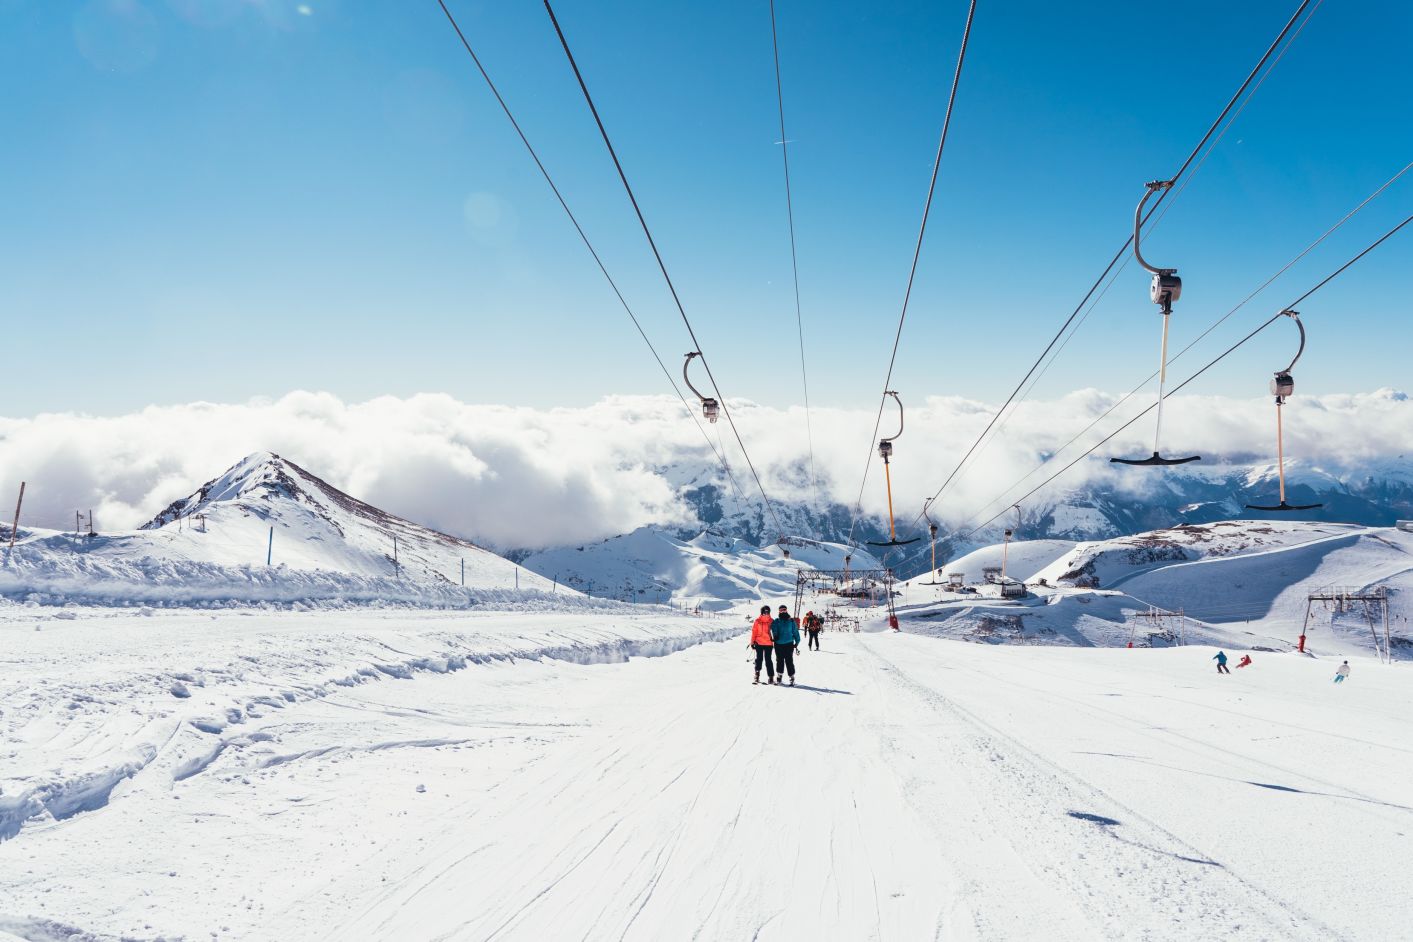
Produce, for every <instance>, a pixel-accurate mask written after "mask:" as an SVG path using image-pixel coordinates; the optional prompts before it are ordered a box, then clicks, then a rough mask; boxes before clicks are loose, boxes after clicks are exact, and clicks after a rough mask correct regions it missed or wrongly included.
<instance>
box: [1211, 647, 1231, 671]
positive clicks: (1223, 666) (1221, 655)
mask: <svg viewBox="0 0 1413 942" xmlns="http://www.w3.org/2000/svg"><path fill="white" fill-rule="evenodd" d="M1212 660H1214V661H1216V662H1217V673H1218V674H1230V673H1231V671H1229V670H1227V653H1226V652H1225V651H1218V652H1217V653H1216V655H1215V656H1214V657H1213V658H1212Z"/></svg>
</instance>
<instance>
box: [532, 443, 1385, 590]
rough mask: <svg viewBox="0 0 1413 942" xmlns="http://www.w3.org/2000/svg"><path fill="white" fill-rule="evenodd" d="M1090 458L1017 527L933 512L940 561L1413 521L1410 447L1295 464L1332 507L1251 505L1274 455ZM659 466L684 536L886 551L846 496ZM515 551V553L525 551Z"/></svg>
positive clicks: (1262, 499) (1264, 485) (1317, 497)
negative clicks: (1139, 462) (1061, 543)
mask: <svg viewBox="0 0 1413 942" xmlns="http://www.w3.org/2000/svg"><path fill="white" fill-rule="evenodd" d="M1092 460H1093V461H1094V462H1095V466H1096V467H1102V468H1103V469H1104V471H1103V473H1099V474H1092V475H1091V476H1089V477H1088V479H1087V480H1085V481H1084V482H1083V483H1081V484H1079V485H1077V486H1075V487H1072V488H1069V489H1063V488H1061V489H1059V490H1055V491H1050V492H1046V493H1045V494H1044V495H1043V496H1037V497H1036V498H1033V499H1031V500H1029V501H1027V502H1026V503H1025V504H1023V505H1022V507H1021V509H1020V513H1019V523H1018V525H1017V523H1016V521H1017V516H1016V514H1015V513H1014V512H1012V511H1009V510H1007V505H1006V504H1005V503H1000V504H998V505H995V506H992V507H990V508H983V509H982V510H983V512H984V513H986V515H987V516H989V515H990V514H991V513H997V512H1001V511H1005V513H1004V514H1003V515H1002V516H1001V517H1000V518H999V519H997V520H996V521H994V522H992V523H990V524H989V525H988V526H986V527H983V528H981V529H980V530H977V531H975V532H971V531H969V530H968V529H967V527H968V526H975V525H976V524H977V523H980V522H982V520H984V517H982V518H980V519H978V518H976V517H973V518H970V519H968V520H966V521H960V522H959V523H958V525H956V528H955V529H953V528H952V527H949V526H948V525H947V511H950V510H955V508H951V507H949V506H947V505H945V504H944V505H943V506H942V507H940V508H939V512H938V513H937V514H935V516H938V517H940V518H941V520H940V523H941V525H942V526H941V532H940V534H939V537H938V543H937V559H938V563H939V565H940V564H941V563H943V562H945V561H948V560H951V559H954V558H956V557H957V556H960V555H962V554H964V553H968V552H970V551H972V550H974V549H977V548H979V547H982V546H987V545H989V544H992V543H997V542H1000V540H1001V537H1002V534H1001V531H1002V529H1003V528H1005V527H1012V528H1013V529H1014V530H1015V536H1016V538H1017V539H1023V540H1042V539H1059V540H1070V541H1084V540H1103V539H1109V538H1112V537H1117V536H1122V535H1125V534H1130V533H1138V532H1141V531H1145V530H1155V529H1161V528H1164V527H1171V526H1176V525H1178V524H1201V523H1212V522H1216V521H1220V520H1272V521H1279V520H1308V521H1320V522H1328V523H1354V524H1359V525H1362V526H1376V527H1384V526H1392V525H1393V524H1394V523H1395V522H1396V521H1397V520H1399V519H1405V518H1413V449H1411V450H1410V454H1409V455H1406V456H1398V457H1396V458H1382V459H1372V460H1369V461H1364V462H1360V461H1358V460H1353V461H1351V462H1350V463H1349V464H1348V465H1347V466H1344V467H1331V466H1328V465H1321V466H1313V465H1308V464H1304V463H1301V462H1298V461H1291V462H1287V466H1286V471H1287V481H1286V495H1287V500H1288V502H1289V503H1291V504H1321V505H1323V506H1321V507H1320V508H1318V509H1315V510H1308V511H1301V512H1298V513H1274V512H1266V511H1257V510H1251V509H1249V508H1248V507H1247V505H1248V504H1252V503H1255V504H1263V505H1264V504H1274V503H1276V502H1277V498H1276V493H1277V490H1278V480H1277V474H1276V468H1275V465H1274V464H1273V463H1271V462H1270V461H1258V460H1245V461H1243V460H1230V459H1221V458H1217V459H1209V460H1207V461H1204V462H1203V463H1201V464H1192V465H1183V466H1180V467H1173V468H1164V469H1152V468H1132V469H1124V470H1122V471H1114V472H1109V471H1108V470H1107V469H1108V467H1109V466H1108V465H1107V464H1106V463H1102V462H1101V459H1092ZM657 470H658V471H659V473H661V474H663V476H664V477H666V478H667V479H669V480H674V479H675V480H682V481H684V483H682V484H681V485H680V486H679V488H678V495H679V498H680V499H681V501H682V503H683V504H684V505H685V506H686V507H687V508H688V509H689V511H690V512H691V513H692V515H693V518H694V519H692V520H690V521H689V522H688V523H686V524H682V525H679V526H677V527H671V528H660V529H662V530H663V532H664V533H667V534H669V535H671V536H673V537H675V538H678V539H691V538H693V537H694V536H696V535H697V534H698V533H700V532H702V531H703V530H708V529H710V530H711V531H712V532H714V533H717V534H720V535H722V536H726V537H734V538H737V539H741V540H745V541H747V542H750V543H753V544H756V545H767V544H769V543H771V542H773V541H774V539H775V537H776V534H777V532H779V531H781V530H783V531H784V532H786V533H788V534H790V535H795V536H804V537H808V538H811V539H816V540H820V541H823V542H828V543H837V544H847V543H849V542H850V537H851V536H852V540H853V543H854V545H857V546H861V547H862V548H863V549H869V550H872V551H874V552H877V553H880V554H882V553H883V552H884V551H883V550H879V549H875V548H873V547H869V546H867V544H868V543H870V542H881V541H884V540H886V539H887V538H888V536H887V533H888V527H887V521H886V520H884V519H879V518H877V517H873V516H861V517H860V518H859V519H858V521H857V522H854V520H853V514H852V513H851V509H850V508H849V507H847V506H845V505H844V504H840V503H837V502H821V501H818V500H811V499H800V498H789V499H779V495H776V498H777V499H776V500H775V501H774V508H775V513H776V516H778V517H779V525H778V527H777V524H776V521H775V519H774V518H772V517H770V516H768V515H767V514H766V512H765V510H764V508H763V506H762V505H761V503H760V501H759V500H755V499H751V497H750V495H746V496H744V497H742V496H738V495H737V494H735V493H733V492H732V491H730V490H729V488H728V487H726V486H724V485H723V484H722V483H720V482H719V480H718V474H717V472H716V470H715V469H714V468H705V467H704V468H702V469H700V470H699V471H697V472H696V473H684V469H682V468H671V469H657ZM1020 493H1023V491H1022V492H1020ZM1004 499H1010V498H1009V497H1008V498H1004ZM963 509H964V510H966V509H969V508H963ZM916 517H917V511H916V509H914V508H909V509H908V510H907V511H906V512H903V511H899V514H898V519H899V524H900V526H903V525H908V524H911V522H912V521H913V520H914V518H916ZM851 531H852V532H851ZM900 537H902V538H919V542H917V543H915V544H912V545H910V546H908V547H904V548H900V549H894V550H892V551H891V552H889V553H888V554H887V556H886V558H885V562H886V563H887V564H888V565H891V566H894V567H895V568H897V570H898V572H899V574H900V575H901V576H903V577H904V578H909V577H911V576H914V575H916V574H918V573H920V572H924V571H926V569H927V568H928V567H929V565H930V562H929V560H930V556H929V554H928V553H927V551H926V550H927V546H928V541H927V531H926V527H925V525H922V524H919V526H918V527H917V528H915V529H910V530H907V531H906V532H904V533H902V534H900ZM510 555H512V556H513V557H517V558H518V557H522V556H524V555H527V554H523V553H521V554H517V553H512V554H510Z"/></svg>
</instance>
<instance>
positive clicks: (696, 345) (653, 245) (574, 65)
mask: <svg viewBox="0 0 1413 942" xmlns="http://www.w3.org/2000/svg"><path fill="white" fill-rule="evenodd" d="M438 2H439V3H440V2H442V0H438ZM544 5H545V12H546V13H548V14H549V18H550V23H551V24H552V25H553V26H554V32H555V35H556V36H558V37H559V44H560V46H561V47H562V48H563V49H564V55H565V57H566V58H567V59H568V60H569V67H570V69H572V70H573V72H574V78H575V80H576V81H577V82H578V83H579V90H580V91H581V92H583V94H584V101H585V102H586V103H587V104H588V106H589V111H590V113H591V114H592V115H593V118H594V123H595V124H596V125H598V129H599V136H600V137H602V138H603V142H604V146H605V147H607V148H608V155H609V157H611V158H612V159H613V166H614V168H615V169H616V170H617V171H618V179H619V180H620V181H622V183H623V189H624V191H625V192H627V194H628V201H629V202H630V203H632V204H633V212H634V213H635V214H636V215H637V217H638V224H639V225H640V226H641V227H642V229H643V235H644V236H646V237H647V240H648V247H649V248H650V249H652V253H653V257H654V258H655V259H657V267H658V270H659V271H661V272H662V278H663V280H664V281H665V282H666V283H667V290H668V291H669V292H670V293H671V295H672V301H673V303H674V304H676V306H677V313H678V314H680V315H681V316H682V323H683V324H684V325H685V326H686V328H687V334H688V336H690V337H691V338H692V349H694V350H696V351H697V353H698V355H699V356H700V357H701V360H702V369H704V370H706V374H707V379H708V380H709V381H710V382H711V387H712V390H713V391H715V393H716V398H717V400H718V401H719V402H720V403H721V411H722V414H724V415H725V416H726V421H727V422H728V423H729V424H730V426H731V434H733V435H734V436H735V437H736V444H737V445H739V446H740V448H741V455H742V457H744V458H745V459H746V466H747V467H749V468H750V469H751V476H752V477H753V478H755V482H756V487H757V488H758V489H759V490H760V496H761V502H762V503H763V504H764V505H765V509H766V510H767V511H768V512H769V514H770V517H771V519H772V520H774V521H775V528H776V532H777V533H778V534H783V533H784V527H782V526H781V523H780V517H779V516H778V515H777V514H776V512H775V505H774V504H772V503H771V501H770V497H769V496H767V495H766V492H765V485H764V484H763V483H762V482H761V478H760V474H759V472H757V471H756V466H755V462H753V461H752V460H751V455H750V452H749V451H747V450H746V443H745V441H744V440H742V438H741V430H740V429H738V428H737V427H736V420H735V419H733V418H732V417H731V409H730V408H729V407H728V406H727V404H726V397H725V396H723V395H722V393H721V387H720V386H719V385H717V382H716V377H715V376H714V375H713V374H712V372H711V365H710V364H709V363H708V362H707V358H706V353H705V352H703V351H702V345H701V342H700V341H699V340H697V332H696V331H695V330H694V329H693V328H692V322H691V320H690V319H689V318H688V317H687V309H686V308H685V307H684V306H683V305H682V299H681V297H680V296H678V294H677V286H676V285H675V284H674V283H673V281H672V276H671V275H669V274H668V273H667V264H666V263H665V262H664V261H663V259H662V253H661V252H659V251H658V248H657V241H656V240H654V239H653V234H652V230H651V229H649V228H648V222H647V219H646V218H645V217H644V216H643V210H642V208H641V207H640V206H639V205H638V198H637V196H636V195H634V193H633V187H632V185H631V184H629V182H628V175H627V174H626V173H625V172H624V170H623V164H622V163H621V162H620V161H619V159H618V152H617V151H616V150H615V149H614V147H613V141H612V140H610V139H609V136H608V129H607V128H606V127H604V123H603V119H602V118H601V117H600V116H599V109H598V106H596V105H595V104H594V99H593V96H592V95H590V94H589V86H588V85H587V84H586V83H585V82H584V76H583V73H581V72H580V71H579V63H578V62H576V61H575V59H574V53H573V52H572V51H571V50H570V48H569V41H568V40H567V39H566V38H565V36H564V30H562V29H561V28H560V25H559V18H558V17H556V16H555V15H554V7H552V6H550V3H549V0H544Z"/></svg>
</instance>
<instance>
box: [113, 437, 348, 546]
mask: <svg viewBox="0 0 1413 942" xmlns="http://www.w3.org/2000/svg"><path fill="white" fill-rule="evenodd" d="M301 478H303V479H306V480H307V481H308V482H309V483H310V484H312V485H314V486H315V487H317V488H318V489H321V490H326V491H330V492H333V493H334V494H338V495H340V496H342V497H345V498H346V499H349V500H352V498H348V497H347V495H345V494H343V493H342V492H341V491H337V490H335V489H334V488H332V487H330V486H329V485H328V484H327V483H325V482H324V481H321V480H320V479H319V478H316V477H315V476H314V475H312V474H310V473H309V472H307V471H305V470H304V469H303V468H301V467H299V466H298V465H296V464H295V463H294V462H292V461H286V460H285V459H284V458H281V457H280V456H279V455H277V454H274V453H273V452H269V451H257V452H254V453H253V454H250V455H247V456H245V457H244V458H242V459H241V460H240V461H237V462H236V463H235V464H233V465H231V466H230V467H229V468H227V469H226V471H225V472H224V473H223V474H221V475H220V476H219V477H216V478H213V479H211V480H210V481H207V482H206V483H205V484H203V485H201V487H200V488H198V489H197V490H196V491H195V492H194V493H192V494H191V495H189V496H187V497H184V498H182V499H181V500H176V501H173V502H172V503H171V504H168V505H167V507H166V508H165V509H164V510H163V511H162V512H161V513H159V514H157V516H155V517H153V518H152V519H151V520H149V521H148V522H147V523H145V524H143V525H142V526H141V527H139V529H142V530H156V529H159V528H160V527H164V526H166V525H167V524H169V523H172V522H173V521H175V520H177V519H178V518H181V517H190V516H193V515H195V514H198V513H203V512H205V511H207V510H209V509H210V508H211V506H212V505H213V504H217V503H224V502H229V501H240V500H242V499H243V498H255V499H263V500H270V499H272V498H275V497H283V498H293V499H299V497H300V496H301V495H302V494H303V493H304V488H302V487H301V486H300V484H299V480H300V479H301Z"/></svg>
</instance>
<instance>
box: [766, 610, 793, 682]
mask: <svg viewBox="0 0 1413 942" xmlns="http://www.w3.org/2000/svg"><path fill="white" fill-rule="evenodd" d="M770 639H771V640H772V641H774V642H775V676H776V677H784V675H785V674H786V673H787V672H788V673H789V674H790V686H791V687H793V686H795V651H797V650H798V649H799V647H800V628H799V626H798V625H797V624H795V619H793V618H791V617H790V609H789V608H787V607H786V606H784V605H782V606H780V614H778V615H777V616H776V618H775V621H773V622H772V623H771V625H770Z"/></svg>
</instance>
